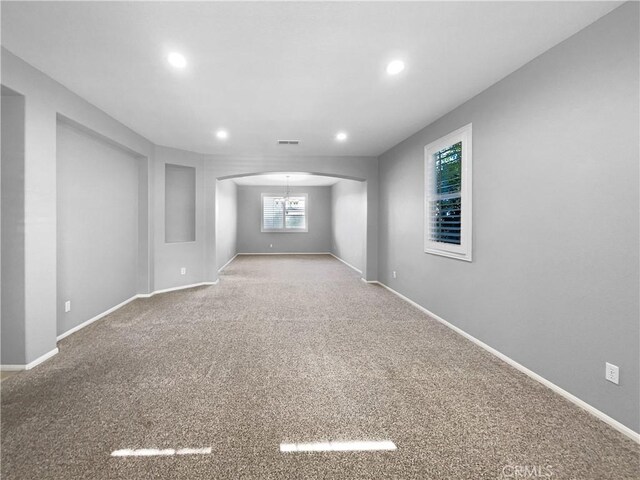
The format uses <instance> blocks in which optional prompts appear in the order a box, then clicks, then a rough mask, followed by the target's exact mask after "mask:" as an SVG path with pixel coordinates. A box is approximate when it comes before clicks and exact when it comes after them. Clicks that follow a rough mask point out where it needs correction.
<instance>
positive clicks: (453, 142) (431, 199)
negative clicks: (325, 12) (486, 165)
mask: <svg viewBox="0 0 640 480" xmlns="http://www.w3.org/2000/svg"><path fill="white" fill-rule="evenodd" d="M424 222H425V233H424V236H425V238H424V251H425V252H426V253H433V254H436V255H443V256H446V257H452V258H458V259H461V260H467V261H471V240H472V235H471V124H469V125H467V126H465V127H463V128H461V129H459V130H456V131H455V132H453V133H450V134H449V135H446V136H445V137H442V138H441V139H439V140H436V141H435V142H433V143H430V144H429V145H427V146H426V147H425V219H424Z"/></svg>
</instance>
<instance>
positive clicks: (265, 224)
mask: <svg viewBox="0 0 640 480" xmlns="http://www.w3.org/2000/svg"><path fill="white" fill-rule="evenodd" d="M307 203H308V196H307V194H306V193H297V194H295V195H289V196H287V197H285V196H283V195H276V194H269V193H263V194H262V226H261V231H262V232H286V233H293V232H308V231H309V229H308V225H307Z"/></svg>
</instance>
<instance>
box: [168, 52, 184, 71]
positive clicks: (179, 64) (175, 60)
mask: <svg viewBox="0 0 640 480" xmlns="http://www.w3.org/2000/svg"><path fill="white" fill-rule="evenodd" d="M167 61H168V62H169V64H170V65H171V66H172V67H176V68H184V67H186V66H187V59H186V58H184V55H182V54H180V53H178V52H171V53H170V54H169V56H168V57H167Z"/></svg>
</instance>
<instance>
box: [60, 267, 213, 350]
mask: <svg viewBox="0 0 640 480" xmlns="http://www.w3.org/2000/svg"><path fill="white" fill-rule="evenodd" d="M219 281H220V279H218V280H216V281H215V282H200V283H194V284H191V285H182V286H180V287H172V288H165V289H163V290H155V291H153V292H151V293H139V294H137V295H134V296H133V297H131V298H129V299H127V300H125V301H124V302H122V303H119V304H118V305H116V306H115V307H111V308H110V309H109V310H107V311H105V312H102V313H99V314H98V315H96V316H95V317H93V318H90V319H89V320H87V321H86V322H82V323H81V324H80V325H76V326H75V327H73V328H71V329H69V330H67V331H66V332H64V333H63V334H60V335H58V336H57V337H56V341H58V342H59V341H60V340H62V339H63V338H65V337H68V336H69V335H71V334H72V333H75V332H77V331H78V330H81V329H83V328H84V327H86V326H88V325H91V324H92V323H93V322H95V321H97V320H100V319H101V318H102V317H106V316H107V315H109V314H110V313H113V312H115V311H116V310H118V309H120V308H122V307H124V306H125V305H126V304H127V303H130V302H132V301H134V300H135V299H137V298H151V297H153V296H154V295H157V294H159V293H167V292H174V291H176V290H184V289H187V288H194V287H202V286H204V285H217V284H218V282H219Z"/></svg>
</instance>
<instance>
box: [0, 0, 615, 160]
mask: <svg viewBox="0 0 640 480" xmlns="http://www.w3.org/2000/svg"><path fill="white" fill-rule="evenodd" d="M621 3H622V2H449V3H445V2H406V3H405V2H402V3H401V2H370V3H362V2H358V3H347V2H260V3H249V2H215V3H214V2H4V1H3V2H2V44H3V46H5V47H6V48H7V49H8V50H10V51H11V52H13V53H14V54H16V55H18V56H19V57H21V58H23V59H24V60H26V61H27V62H28V63H30V64H32V65H33V66H35V67H36V68H38V69H40V70H42V71H43V72H45V73H46V74H48V75H50V76H51V77H53V78H54V79H56V80H58V81H59V82H60V83H62V84H63V85H65V86H66V87H68V88H69V89H71V90H72V91H74V92H76V93H78V94H79V95H80V96H81V97H83V98H85V99H87V100H88V101H90V102H91V103H93V104H95V105H96V106H98V107H99V108H101V109H102V110H104V111H105V112H107V113H108V114H110V115H112V116H113V117H115V118H116V119H118V120H120V121H121V122H122V123H124V124H126V125H127V126H129V127H131V128H132V129H133V130H135V131H137V132H138V133H140V134H142V135H143V136H145V137H146V138H148V139H149V140H151V141H153V142H154V143H156V144H160V145H168V146H172V147H176V148H182V149H186V150H192V151H197V152H202V153H220V154H293V155H378V154H380V153H382V152H384V151H385V150H387V149H388V148H390V147H392V146H393V145H395V144H396V143H398V142H399V141H401V140H403V139H404V138H406V137H407V136H409V135H411V134H412V133H414V132H416V131H418V130H419V129H421V128H422V127H424V126H426V125H427V124H429V123H430V122H432V121H434V120H436V119H437V118H439V117H440V116H442V115H443V114H445V113H447V112H448V111H450V110H452V109H453V108H455V107H456V106H458V105H460V104H461V103H463V102H464V101H466V100H467V99H469V98H471V97H472V96H474V95H476V94H478V93H479V92H481V91H482V90H484V89H486V88H487V87H489V86H490V85H492V84H493V83H495V82H496V81H498V80H500V79H501V78H503V77H504V76H506V75H507V74H509V73H511V72H513V71H514V70H516V69H517V68H519V67H520V66H522V65H524V64H525V63H527V62H529V61H530V60H531V59H533V58H535V57H536V56H538V55H539V54H541V53H543V52H544V51H546V50H548V49H549V48H550V47H552V46H554V45H555V44H557V43H559V42H560V41H562V40H564V39H566V38H567V37H569V36H571V35H572V34H574V33H576V32H577V31H579V30H580V29H582V28H584V27H585V26H587V25H588V24H590V23H592V22H594V21H595V20H597V19H598V18H599V17H601V16H603V15H604V14H606V13H608V12H609V11H611V10H613V9H614V8H616V7H617V6H618V5H620V4H621ZM174 50H175V51H179V52H181V53H182V54H183V55H184V56H185V57H186V59H187V62H188V65H187V68H185V69H184V70H181V71H177V70H175V69H173V68H171V67H169V66H168V64H167V62H166V56H167V54H168V53H169V52H170V51H174ZM396 58H400V59H403V60H404V61H405V63H406V66H407V67H406V69H405V71H404V72H402V73H401V74H400V75H397V76H395V77H389V76H388V75H386V73H385V67H386V64H387V63H388V62H389V61H390V60H391V59H396ZM221 127H223V128H225V129H227V130H228V131H229V138H228V139H227V140H225V141H221V140H218V139H217V138H216V137H215V135H214V132H215V131H216V130H217V129H218V128H221ZM339 130H344V131H346V132H348V134H349V139H348V140H347V141H346V142H344V143H340V142H337V141H336V140H335V138H334V136H335V134H336V132H337V131H339ZM278 139H287V140H290V139H295V140H300V142H301V143H300V145H298V146H291V145H289V146H277V145H276V141H277V140H278Z"/></svg>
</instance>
